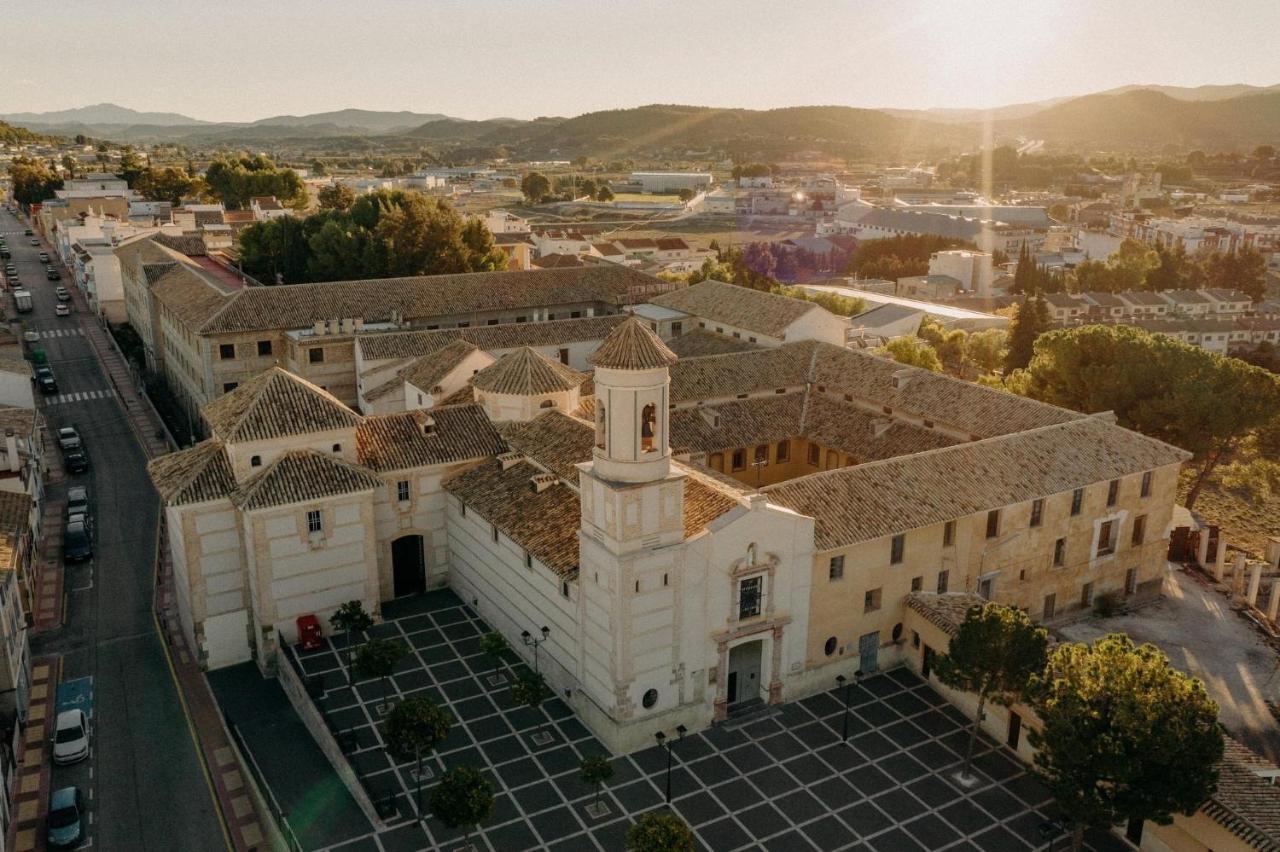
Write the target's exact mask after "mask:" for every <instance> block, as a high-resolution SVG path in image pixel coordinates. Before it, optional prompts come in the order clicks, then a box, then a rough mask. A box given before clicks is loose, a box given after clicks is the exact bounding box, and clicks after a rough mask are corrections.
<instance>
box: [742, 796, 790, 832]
mask: <svg viewBox="0 0 1280 852" xmlns="http://www.w3.org/2000/svg"><path fill="white" fill-rule="evenodd" d="M735 816H736V817H737V818H738V822H740V823H742V825H743V827H744V828H746V830H747V831H748V832H749V833H750V834H751V836H752V837H768V836H769V835H771V834H777V833H778V832H779V831H782V830H783V829H784V828H790V827H791V823H789V822H787V818H786V817H784V816H783V815H782V814H780V813H778V809H777V808H775V807H774V806H773V805H771V804H769V803H768V802H761V803H760V804H758V805H753V806H752V807H751V808H749V809H748V810H745V811H739V812H738V813H736V814H735Z"/></svg>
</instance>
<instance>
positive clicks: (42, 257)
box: [40, 251, 49, 263]
mask: <svg viewBox="0 0 1280 852" xmlns="http://www.w3.org/2000/svg"><path fill="white" fill-rule="evenodd" d="M40 262H41V263H48V262H49V252H47V251H42V252H40Z"/></svg>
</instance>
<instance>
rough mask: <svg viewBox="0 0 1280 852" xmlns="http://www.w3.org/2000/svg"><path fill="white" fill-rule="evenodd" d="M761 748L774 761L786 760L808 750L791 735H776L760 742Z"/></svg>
mask: <svg viewBox="0 0 1280 852" xmlns="http://www.w3.org/2000/svg"><path fill="white" fill-rule="evenodd" d="M760 747H761V748H763V749H764V750H765V751H767V752H768V753H769V755H770V756H771V757H773V759H774V760H786V759H787V758H789V757H795V756H796V755H798V754H801V753H802V752H804V751H806V750H807V746H805V745H804V744H803V743H801V742H800V741H799V740H797V739H796V738H795V737H793V736H791V734H786V733H783V734H775V735H774V736H772V737H765V738H764V739H763V740H761V741H760Z"/></svg>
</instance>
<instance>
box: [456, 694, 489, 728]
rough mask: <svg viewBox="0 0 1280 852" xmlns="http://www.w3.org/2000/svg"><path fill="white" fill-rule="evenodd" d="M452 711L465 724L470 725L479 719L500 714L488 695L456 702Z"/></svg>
mask: <svg viewBox="0 0 1280 852" xmlns="http://www.w3.org/2000/svg"><path fill="white" fill-rule="evenodd" d="M452 709H453V713H454V715H455V716H457V717H458V720H459V721H460V722H462V723H463V724H470V723H471V722H474V721H475V720H477V719H483V718H484V717H486V716H492V715H493V714H495V713H497V712H498V708H497V707H496V706H495V705H494V703H493V701H492V700H491V699H490V698H489V696H487V695H475V696H472V697H471V698H464V699H462V700H461V701H455V702H454V704H453V708H452Z"/></svg>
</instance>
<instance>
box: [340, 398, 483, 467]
mask: <svg viewBox="0 0 1280 852" xmlns="http://www.w3.org/2000/svg"><path fill="white" fill-rule="evenodd" d="M356 447H357V450H358V452H359V458H360V462H361V464H364V465H365V466H367V467H369V468H372V469H373V470H376V471H379V472H386V471H392V470H407V469H409V468H413V467H429V466H431V465H440V464H456V463H458V462H465V461H471V460H474V459H479V458H485V457H487V456H494V455H497V454H498V453H501V452H504V451H505V450H506V445H505V444H503V442H502V438H501V437H500V436H499V435H498V432H497V430H496V429H495V428H494V427H493V424H492V423H490V422H489V418H488V417H487V416H485V413H484V409H483V408H481V407H480V406H478V405H475V404H470V405H448V406H437V407H436V408H432V409H431V410H429V411H404V412H397V413H395V414H382V415H376V416H373V417H367V418H365V421H364V422H363V423H361V424H360V426H359V427H358V428H357V429H356Z"/></svg>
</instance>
